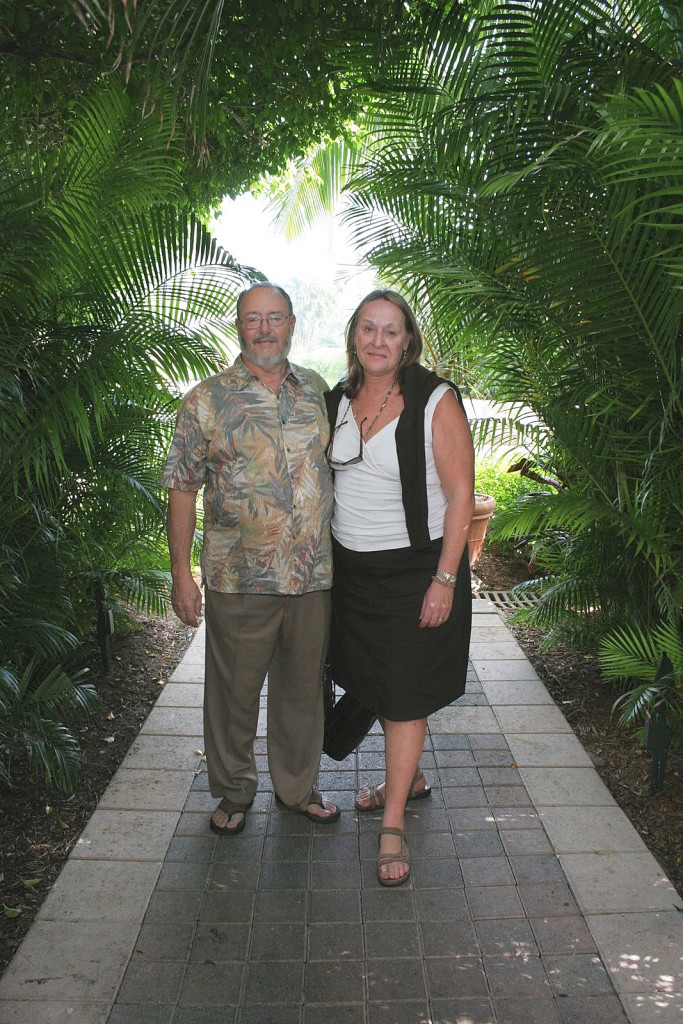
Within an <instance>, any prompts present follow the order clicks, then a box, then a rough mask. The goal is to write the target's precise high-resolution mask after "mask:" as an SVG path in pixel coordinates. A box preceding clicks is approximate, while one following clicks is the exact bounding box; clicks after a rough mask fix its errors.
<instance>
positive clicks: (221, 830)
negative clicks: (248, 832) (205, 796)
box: [209, 796, 254, 836]
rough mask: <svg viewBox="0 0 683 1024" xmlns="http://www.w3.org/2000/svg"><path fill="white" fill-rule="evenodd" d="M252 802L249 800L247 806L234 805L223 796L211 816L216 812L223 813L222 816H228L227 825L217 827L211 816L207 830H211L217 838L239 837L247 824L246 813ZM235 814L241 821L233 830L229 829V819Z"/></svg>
mask: <svg viewBox="0 0 683 1024" xmlns="http://www.w3.org/2000/svg"><path fill="white" fill-rule="evenodd" d="M253 802H254V801H253V800H250V801H249V803H248V804H236V803H234V801H232V800H228V798H227V797H225V796H224V797H223V799H222V800H221V802H220V803H219V805H218V807H216V810H214V812H213V814H215V813H216V811H223V813H224V814H227V815H228V824H227V825H223V826H221V825H217V824H216V822H215V821H214V820H213V814H212V815H211V819H210V821H209V828H210V829H211V831H212V832H215V833H216V835H217V836H236V835H239V833H240V832H241V831H242V829H243V828H244V826H245V825H246V823H247V811H248V810H249V808H250V807H251V805H252V804H253ZM235 814H241V815H242V820H241V821H239V822H238V823H237V824H236V825H235V826H233V828H230V819H231V818H232V817H233V815H235Z"/></svg>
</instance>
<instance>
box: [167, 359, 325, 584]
mask: <svg viewBox="0 0 683 1024" xmlns="http://www.w3.org/2000/svg"><path fill="white" fill-rule="evenodd" d="M326 390H327V385H326V383H325V381H324V380H323V378H322V377H320V376H319V375H318V374H317V373H315V372H314V371H312V370H307V369H304V368H303V367H300V366H295V365H293V364H292V363H288V364H287V374H286V376H285V379H284V380H283V382H282V384H281V386H280V388H279V391H278V393H277V394H275V393H274V392H273V391H271V390H270V388H269V387H267V386H266V385H265V384H264V383H263V382H262V381H261V380H260V379H259V378H258V377H257V376H255V375H254V374H252V372H251V371H250V370H249V368H248V367H247V366H246V364H245V363H244V362H243V360H242V358H241V356H238V357H237V359H236V360H235V362H234V364H233V365H232V366H231V367H230V368H229V369H228V370H226V371H224V372H223V373H219V374H217V375H216V376H215V377H209V378H208V380H205V381H202V382H201V383H200V384H198V385H197V386H196V387H194V388H193V389H192V390H191V391H190V392H189V393H188V394H187V395H186V396H185V398H184V399H183V401H182V403H181V406H180V409H179V410H178V418H177V423H176V430H175V435H174V437H173V441H172V443H171V447H170V450H169V453H168V458H167V460H166V465H165V467H164V471H163V474H162V477H161V483H162V485H163V486H164V487H167V488H173V489H176V490H181V491H198V490H199V489H200V488H201V487H202V486H203V487H204V544H203V549H202V575H203V577H204V580H205V583H206V585H207V586H208V588H209V589H210V590H216V591H220V592H222V593H237V594H305V593H308V592H309V591H312V590H328V589H329V588H330V586H331V585H332V552H331V541H330V531H329V523H330V518H331V515H332V493H333V492H332V479H331V473H330V469H329V467H328V464H327V459H326V458H325V447H326V445H327V441H328V438H329V423H328V419H327V412H326V409H325V402H324V399H323V392H324V391H326Z"/></svg>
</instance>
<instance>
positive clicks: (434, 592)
mask: <svg viewBox="0 0 683 1024" xmlns="http://www.w3.org/2000/svg"><path fill="white" fill-rule="evenodd" d="M452 607H453V590H452V588H451V587H446V586H444V584H443V583H437V582H436V580H434V581H433V582H432V584H431V586H430V587H429V590H428V591H427V593H426V594H425V596H424V600H423V601H422V610H421V612H420V629H428V628H434V629H436V628H437V627H438V626H442V625H443V624H444V622H445V621H446V619H447V618H448V616H449V615H450V614H451V609H452Z"/></svg>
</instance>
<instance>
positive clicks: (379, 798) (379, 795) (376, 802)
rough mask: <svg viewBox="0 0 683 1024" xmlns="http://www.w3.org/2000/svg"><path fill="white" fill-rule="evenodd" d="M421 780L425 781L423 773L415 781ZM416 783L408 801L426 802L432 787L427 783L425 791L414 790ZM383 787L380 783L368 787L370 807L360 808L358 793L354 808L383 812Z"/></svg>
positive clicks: (410, 791) (409, 793) (412, 786)
mask: <svg viewBox="0 0 683 1024" xmlns="http://www.w3.org/2000/svg"><path fill="white" fill-rule="evenodd" d="M420 779H424V775H423V773H422V772H420V774H419V775H418V777H417V780H415V781H417V782H419V781H420ZM415 781H413V782H412V783H411V786H410V789H409V790H408V799H409V800H426V799H427V797H428V796H431V795H432V787H431V786H428V785H427V783H426V782H425V785H424V789H415V788H414V787H415ZM381 785H383V783H381V782H380V783H379V784H378V785H376V786H368V787H366V788H367V790H368V798H369V800H370V803H369V805H368V806H367V807H361V806H360V804H359V803H358V797H359V795H360V794H359V793H356V798H355V800H354V806H355V808H356V810H357V811H381V810H384V793H383V792H382V790H381V789H380V788H379V787H380V786H381Z"/></svg>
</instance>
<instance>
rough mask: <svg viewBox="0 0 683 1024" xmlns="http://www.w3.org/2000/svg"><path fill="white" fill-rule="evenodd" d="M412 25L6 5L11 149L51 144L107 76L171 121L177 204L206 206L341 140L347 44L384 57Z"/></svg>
mask: <svg viewBox="0 0 683 1024" xmlns="http://www.w3.org/2000/svg"><path fill="white" fill-rule="evenodd" d="M420 6H422V5H420ZM407 17H408V12H407V10H406V8H405V7H404V5H403V4H401V3H399V2H397V0H336V2H335V3H334V4H321V3H320V2H319V0H298V2H297V3H275V4H271V3H263V2H262V0H220V2H216V0H194V2H188V0H145V2H144V3H137V4H131V3H128V2H126V0H111V2H110V3H108V4H101V3H98V2H94V0H76V2H74V3H71V2H68V0H61V2H58V3H53V4H45V3H43V2H42V0H26V2H24V3H22V4H21V5H17V4H16V3H13V2H11V0H2V2H0V23H1V24H2V26H3V29H4V30H5V31H4V39H3V40H2V42H1V43H0V96H1V97H2V101H3V102H2V106H3V107H4V108H6V109H7V110H8V111H10V112H11V115H10V119H9V123H8V128H9V130H10V133H11V139H12V142H13V143H14V144H15V145H22V144H23V137H24V131H25V128H26V125H27V123H30V125H31V127H32V128H36V129H37V131H38V132H39V134H40V135H41V136H42V138H43V139H44V140H45V141H46V142H48V143H51V142H55V141H58V140H59V138H60V137H61V132H62V131H63V124H64V119H65V115H67V114H68V113H69V112H70V111H71V110H72V108H73V104H74V102H76V101H77V100H78V99H79V98H82V97H84V96H85V95H87V94H89V93H90V92H91V91H92V90H93V89H96V88H99V87H100V86H101V85H102V83H103V82H104V81H112V80H114V81H115V82H116V83H117V84H118V86H119V87H120V88H124V89H125V90H126V91H127V93H128V95H129V97H130V98H131V99H132V102H133V104H134V106H135V109H136V110H137V111H138V113H139V114H140V115H142V116H143V117H144V119H145V120H146V121H149V122H150V123H151V124H153V125H154V127H155V128H157V129H158V130H159V129H160V126H161V130H163V131H164V132H166V131H167V127H168V125H169V124H172V125H173V128H174V142H175V145H176V158H177V163H176V167H177V168H178V169H179V171H180V172H181V175H182V179H183V182H184V187H185V190H186V196H187V197H188V198H189V200H190V203H191V205H192V206H193V208H195V209H196V208H197V206H198V205H201V206H202V207H204V208H206V207H209V206H211V205H216V204H217V203H219V202H220V200H221V199H222V198H223V196H225V195H226V194H228V193H229V194H232V195H234V194H236V193H239V192H241V191H243V190H244V189H245V188H246V187H247V186H248V185H249V183H250V182H253V181H256V180H257V179H258V178H259V176H260V175H262V174H263V173H265V172H271V173H272V172H275V171H277V170H280V169H281V168H282V167H283V166H284V164H285V161H286V160H287V158H288V157H291V156H294V155H296V154H300V153H303V152H304V151H305V150H306V149H307V148H308V146H309V145H310V143H311V141H312V140H314V139H319V138H323V137H325V136H333V137H334V136H336V135H337V134H338V133H339V132H340V131H341V130H342V128H343V126H344V125H345V123H346V122H347V120H348V119H349V118H351V117H352V116H353V115H354V114H355V113H356V112H357V111H359V109H360V108H361V106H362V103H363V95H362V93H360V92H359V90H358V88H357V83H358V72H357V70H356V67H355V63H354V62H352V61H351V60H350V48H351V47H352V46H354V45H359V46H360V48H361V50H362V51H365V50H372V51H373V52H377V51H378V50H381V49H382V48H384V47H385V46H386V43H387V41H388V40H390V39H392V38H396V37H398V38H400V37H401V36H402V35H403V32H404V31H405V22H406V18H407Z"/></svg>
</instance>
